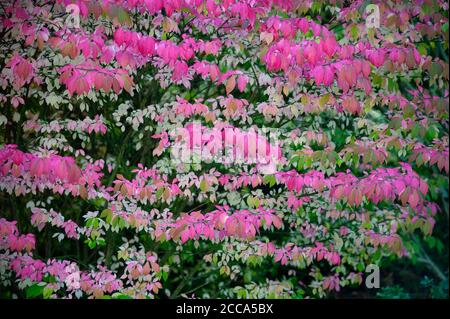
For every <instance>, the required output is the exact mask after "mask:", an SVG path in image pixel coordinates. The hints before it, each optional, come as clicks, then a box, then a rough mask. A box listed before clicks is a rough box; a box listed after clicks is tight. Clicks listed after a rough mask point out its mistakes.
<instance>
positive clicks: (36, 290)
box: [26, 283, 45, 298]
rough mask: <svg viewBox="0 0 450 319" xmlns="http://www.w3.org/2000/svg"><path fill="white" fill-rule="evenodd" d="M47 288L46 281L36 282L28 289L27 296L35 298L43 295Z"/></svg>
mask: <svg viewBox="0 0 450 319" xmlns="http://www.w3.org/2000/svg"><path fill="white" fill-rule="evenodd" d="M44 288H45V283H40V284H34V285H32V286H30V287H28V288H27V289H26V296H27V298H35V297H38V296H41V295H42V293H43V291H44Z"/></svg>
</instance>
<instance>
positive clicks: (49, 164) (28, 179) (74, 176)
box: [0, 145, 103, 197]
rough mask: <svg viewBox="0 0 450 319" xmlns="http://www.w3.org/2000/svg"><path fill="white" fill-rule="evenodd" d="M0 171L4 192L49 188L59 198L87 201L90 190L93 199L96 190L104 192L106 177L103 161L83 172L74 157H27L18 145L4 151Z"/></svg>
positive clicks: (6, 147)
mask: <svg viewBox="0 0 450 319" xmlns="http://www.w3.org/2000/svg"><path fill="white" fill-rule="evenodd" d="M0 167H1V170H0V176H1V182H0V188H1V189H4V190H7V191H8V192H10V193H13V192H14V193H15V194H16V195H21V194H26V193H28V192H36V190H43V189H46V188H47V189H50V190H53V192H55V193H59V194H63V193H65V192H66V193H67V192H69V193H71V194H72V195H73V196H85V197H87V196H88V190H89V193H91V195H93V194H92V191H93V188H94V187H99V188H101V182H100V178H101V177H102V176H103V173H101V172H100V171H101V169H102V167H103V164H102V162H101V161H98V162H96V163H94V164H88V165H87V166H86V168H85V169H84V170H81V169H80V168H79V167H78V165H77V164H76V162H75V159H74V158H73V157H69V156H59V155H55V154H48V155H47V156H39V155H35V154H31V153H24V152H22V151H20V150H18V149H17V146H16V145H5V146H3V147H2V148H1V149H0ZM86 188H88V190H87V189H86Z"/></svg>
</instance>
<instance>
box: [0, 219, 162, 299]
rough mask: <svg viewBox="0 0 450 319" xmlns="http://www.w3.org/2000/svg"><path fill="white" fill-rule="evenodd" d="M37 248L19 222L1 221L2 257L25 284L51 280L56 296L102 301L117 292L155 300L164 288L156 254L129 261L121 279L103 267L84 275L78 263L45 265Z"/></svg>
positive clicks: (31, 235)
mask: <svg viewBox="0 0 450 319" xmlns="http://www.w3.org/2000/svg"><path fill="white" fill-rule="evenodd" d="M34 248H35V237H34V235H33V234H27V235H20V234H19V231H18V229H17V226H16V222H15V221H14V222H9V221H7V220H6V219H4V218H1V219H0V250H1V251H0V256H1V258H2V260H3V261H5V262H7V266H8V268H9V269H10V270H12V271H14V272H15V273H16V275H17V277H18V278H20V280H22V281H25V280H29V281H31V283H40V282H42V281H43V279H44V278H45V277H47V276H51V277H53V278H54V279H55V280H56V282H51V283H47V284H46V287H47V288H49V289H51V291H52V293H54V294H56V293H57V292H58V291H59V290H63V289H65V290H66V291H67V293H68V294H67V296H66V297H68V298H73V297H77V298H79V297H81V296H82V295H83V294H85V295H86V296H88V297H95V298H99V297H102V296H103V295H104V294H112V293H114V292H117V293H127V294H130V295H134V296H135V297H137V298H145V297H152V296H153V294H156V293H157V292H158V290H159V289H160V288H161V284H160V283H159V281H158V280H157V279H156V277H155V273H157V272H159V271H160V267H159V265H158V263H157V258H156V256H155V255H154V254H152V253H146V254H145V255H144V256H141V258H138V259H136V260H130V261H128V262H127V264H126V267H125V269H124V272H123V275H122V276H121V277H120V278H118V275H117V273H115V272H113V271H111V270H108V269H107V268H106V267H104V266H102V265H100V264H99V265H97V270H91V271H87V270H84V271H83V270H80V268H79V266H78V265H77V264H76V263H74V262H71V261H68V260H56V259H49V260H47V261H46V262H44V261H42V260H40V259H35V258H33V256H32V254H31V252H32V251H33V250H34ZM23 251H25V252H23ZM125 280H126V281H125Z"/></svg>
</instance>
